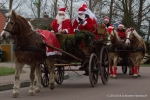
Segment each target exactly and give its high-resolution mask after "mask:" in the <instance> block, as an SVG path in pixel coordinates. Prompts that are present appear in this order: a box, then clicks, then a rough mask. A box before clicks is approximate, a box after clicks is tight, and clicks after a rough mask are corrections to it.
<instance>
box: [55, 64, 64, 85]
mask: <svg viewBox="0 0 150 100" xmlns="http://www.w3.org/2000/svg"><path fill="white" fill-rule="evenodd" d="M55 74H56V75H57V78H56V79H55V82H56V83H57V84H58V85H61V84H62V82H63V80H64V67H60V66H59V67H56V70H55Z"/></svg>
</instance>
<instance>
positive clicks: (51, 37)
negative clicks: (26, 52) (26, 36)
mask: <svg viewBox="0 0 150 100" xmlns="http://www.w3.org/2000/svg"><path fill="white" fill-rule="evenodd" d="M36 31H37V32H38V33H40V34H41V35H42V36H43V38H44V41H45V42H46V43H48V44H50V45H52V46H54V47H57V48H59V49H60V43H59V41H58V39H57V37H56V36H55V34H54V33H52V32H50V31H48V30H41V29H37V30H36ZM46 55H47V56H50V55H62V53H61V52H60V51H57V50H55V49H53V48H49V47H46Z"/></svg>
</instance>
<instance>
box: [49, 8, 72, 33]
mask: <svg viewBox="0 0 150 100" xmlns="http://www.w3.org/2000/svg"><path fill="white" fill-rule="evenodd" d="M50 27H51V28H52V29H53V31H54V32H55V33H57V34H61V33H63V34H73V30H72V23H71V20H70V19H69V16H68V15H67V14H66V8H60V9H59V11H58V14H57V16H56V19H54V20H53V21H52V23H51V25H50Z"/></svg>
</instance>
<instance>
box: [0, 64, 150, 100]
mask: <svg viewBox="0 0 150 100" xmlns="http://www.w3.org/2000/svg"><path fill="white" fill-rule="evenodd" d="M117 71H118V79H111V78H110V79H109V82H108V84H107V85H103V84H102V82H101V80H100V79H99V82H98V84H97V85H96V87H94V88H92V87H91V86H90V83H89V78H88V77H87V76H79V75H77V74H76V73H74V72H68V73H69V75H70V78H69V79H67V80H65V81H64V83H63V84H62V85H59V86H58V85H57V86H56V88H55V89H54V90H50V89H49V88H42V91H41V93H36V94H35V96H27V92H28V89H29V88H21V89H20V97H19V100H150V67H142V68H141V75H142V76H141V77H139V78H137V79H132V78H131V76H130V75H123V74H122V72H121V68H118V70H117ZM82 73H83V72H79V74H80V75H82ZM0 98H1V99H0V100H18V99H16V98H12V90H7V91H1V92H0Z"/></svg>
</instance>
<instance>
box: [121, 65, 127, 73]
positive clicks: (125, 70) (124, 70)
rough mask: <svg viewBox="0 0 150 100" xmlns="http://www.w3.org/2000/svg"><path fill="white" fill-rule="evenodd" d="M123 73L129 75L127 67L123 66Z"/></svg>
mask: <svg viewBox="0 0 150 100" xmlns="http://www.w3.org/2000/svg"><path fill="white" fill-rule="evenodd" d="M122 72H123V74H126V73H127V66H122Z"/></svg>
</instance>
